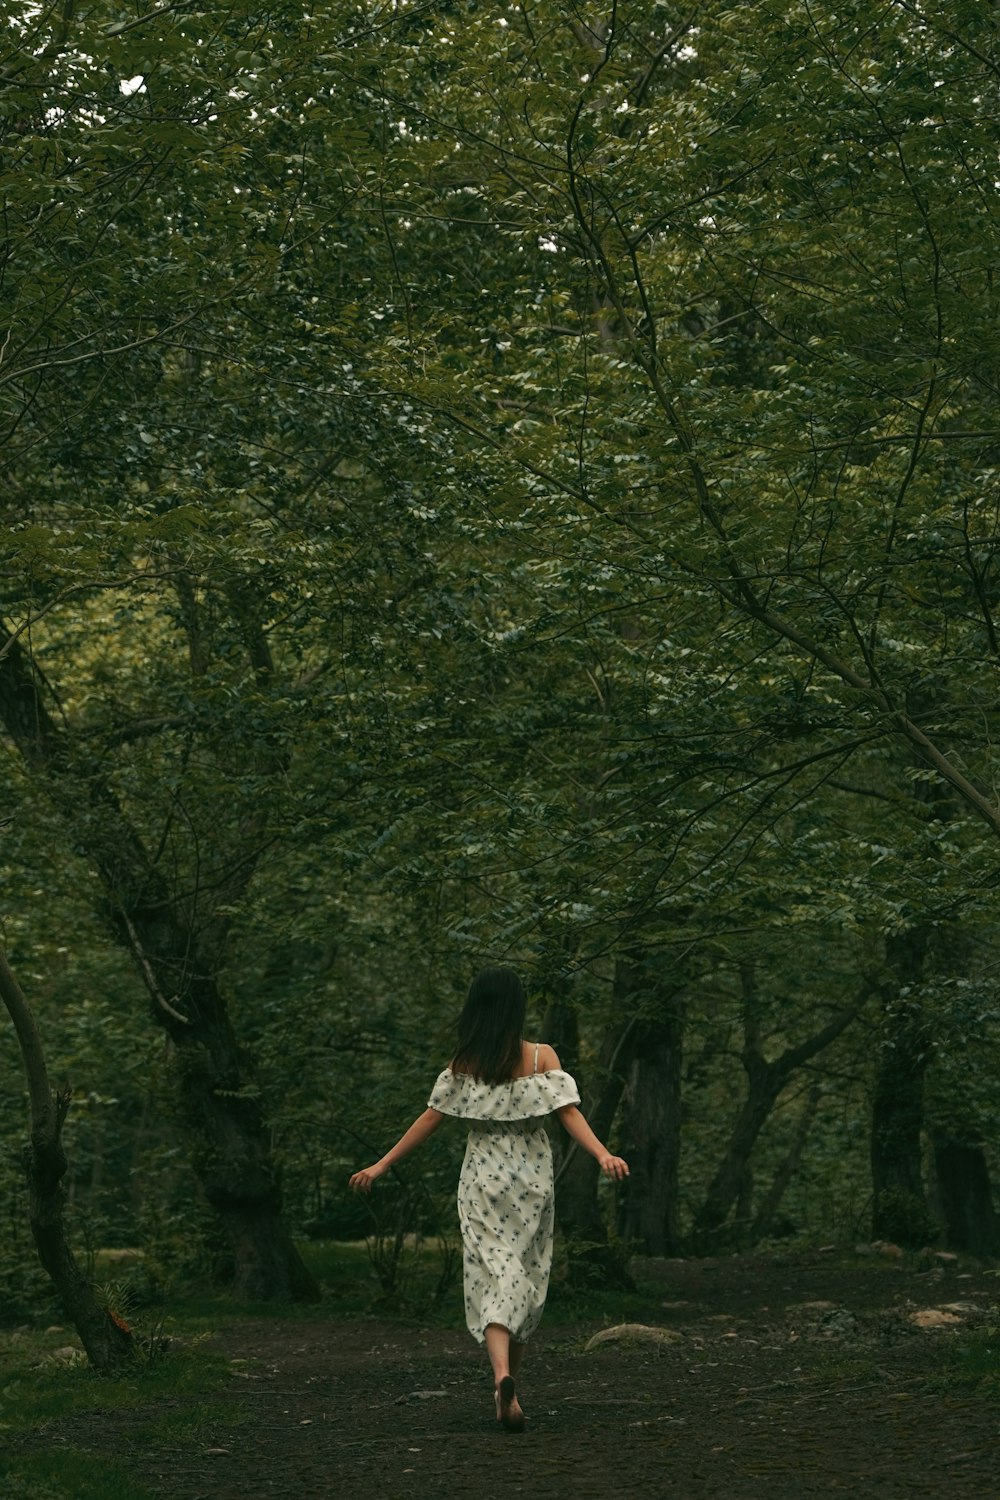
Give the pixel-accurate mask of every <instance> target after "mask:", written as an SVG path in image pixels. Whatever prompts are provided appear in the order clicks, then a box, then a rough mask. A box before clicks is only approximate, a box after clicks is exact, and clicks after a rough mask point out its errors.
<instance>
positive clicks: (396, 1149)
mask: <svg viewBox="0 0 1000 1500" xmlns="http://www.w3.org/2000/svg"><path fill="white" fill-rule="evenodd" d="M443 1119H444V1115H443V1114H442V1113H441V1111H440V1110H439V1109H425V1110H424V1112H423V1114H422V1115H418V1116H417V1118H416V1119H415V1120H414V1122H413V1124H412V1125H411V1126H410V1128H409V1130H407V1131H406V1133H405V1134H404V1135H401V1136H400V1138H399V1140H398V1141H397V1142H396V1144H395V1145H394V1146H392V1147H391V1148H390V1149H389V1150H388V1151H387V1152H386V1153H385V1155H384V1156H383V1157H382V1158H381V1160H380V1161H377V1162H376V1163H375V1165H374V1166H373V1167H363V1168H362V1169H361V1171H360V1172H355V1174H354V1176H353V1177H352V1178H351V1180H350V1182H349V1183H348V1186H349V1187H351V1188H353V1189H354V1191H355V1192H356V1193H370V1192H371V1190H372V1183H373V1182H374V1181H375V1179H376V1178H377V1177H381V1176H382V1175H383V1173H385V1172H388V1170H389V1168H390V1167H391V1166H394V1165H395V1164H396V1162H397V1161H402V1159H403V1157H404V1156H409V1154H410V1152H411V1151H414V1150H416V1148H417V1146H422V1145H423V1143H424V1141H426V1139H427V1137H428V1136H429V1135H433V1134H434V1132H435V1130H437V1128H438V1126H439V1125H440V1124H441V1121H442V1120H443Z"/></svg>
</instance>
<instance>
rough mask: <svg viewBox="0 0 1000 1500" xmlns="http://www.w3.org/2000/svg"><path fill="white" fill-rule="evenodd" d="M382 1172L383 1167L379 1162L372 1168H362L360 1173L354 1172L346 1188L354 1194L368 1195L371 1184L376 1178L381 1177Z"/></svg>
mask: <svg viewBox="0 0 1000 1500" xmlns="http://www.w3.org/2000/svg"><path fill="white" fill-rule="evenodd" d="M384 1171H385V1167H383V1166H382V1164H381V1163H380V1162H376V1163H375V1165H374V1166H373V1167H362V1168H361V1171H360V1172H355V1174H354V1176H353V1177H352V1178H351V1180H350V1182H349V1183H348V1184H347V1186H348V1187H349V1188H350V1189H351V1191H352V1192H354V1193H370V1192H371V1190H372V1183H373V1182H374V1181H375V1179H376V1177H381V1176H382V1173H383V1172H384Z"/></svg>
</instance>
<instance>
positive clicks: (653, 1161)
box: [620, 991, 685, 1255]
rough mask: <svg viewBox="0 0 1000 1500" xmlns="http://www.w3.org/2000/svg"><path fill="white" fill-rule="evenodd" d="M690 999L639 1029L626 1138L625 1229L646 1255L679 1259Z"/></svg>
mask: <svg viewBox="0 0 1000 1500" xmlns="http://www.w3.org/2000/svg"><path fill="white" fill-rule="evenodd" d="M684 1013H685V996H684V992H683V991H677V992H676V993H675V994H673V995H671V996H669V997H668V998H667V999H666V1001H665V1003H664V1011H663V1019H662V1020H658V1021H649V1022H645V1023H643V1024H642V1025H641V1026H640V1027H639V1031H638V1036H637V1039H636V1052H637V1056H636V1057H635V1058H634V1060H633V1062H632V1066H631V1069H630V1072H629V1081H628V1088H627V1090H626V1115H625V1123H624V1127H623V1135H624V1138H625V1141H626V1143H627V1145H626V1155H627V1157H628V1163H629V1169H630V1176H629V1179H628V1182H627V1184H626V1188H625V1197H624V1201H623V1213H622V1216H621V1221H620V1222H621V1227H622V1232H623V1235H624V1237H625V1238H626V1239H627V1240H630V1241H631V1242H632V1243H633V1244H635V1245H636V1246H637V1247H638V1248H640V1249H641V1250H643V1251H644V1253H645V1254H646V1255H678V1254H679V1253H680V1224H679V1205H678V1173H679V1168H680V1143H681V1065H682V1061H683V1047H684Z"/></svg>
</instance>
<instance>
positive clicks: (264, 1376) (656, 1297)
mask: <svg viewBox="0 0 1000 1500" xmlns="http://www.w3.org/2000/svg"><path fill="white" fill-rule="evenodd" d="M637 1269H638V1273H639V1275H640V1278H641V1280H642V1281H643V1283H644V1286H645V1290H646V1297H645V1301H644V1317H643V1321H644V1322H646V1323H647V1324H648V1323H651V1322H654V1321H655V1323H656V1324H657V1325H659V1326H661V1327H664V1328H667V1329H670V1330H673V1331H675V1332H676V1333H677V1334H679V1335H680V1338H679V1339H678V1340H677V1341H676V1342H673V1343H669V1344H650V1343H646V1342H631V1343H614V1342H609V1343H604V1344H602V1345H601V1346H600V1347H598V1348H595V1349H593V1350H591V1351H589V1352H588V1351H586V1349H585V1345H586V1342H587V1339H588V1338H589V1336H591V1335H592V1334H593V1333H594V1332H595V1331H597V1330H598V1329H600V1328H601V1327H602V1326H603V1325H602V1321H599V1320H594V1319H593V1318H590V1319H586V1318H584V1319H582V1320H580V1321H576V1322H566V1321H564V1319H565V1318H566V1316H567V1313H566V1310H565V1309H563V1310H560V1308H559V1306H558V1303H557V1304H556V1305H555V1306H554V1307H553V1309H552V1316H551V1318H550V1319H549V1320H548V1321H547V1323H546V1324H543V1327H542V1329H541V1330H540V1331H539V1333H538V1335H537V1336H536V1339H535V1341H534V1342H533V1344H532V1345H531V1348H530V1350H529V1354H528V1358H527V1360H526V1363H525V1366H524V1371H523V1378H522V1379H521V1381H520V1382H519V1390H520V1393H521V1396H522V1401H523V1404H524V1408H525V1412H526V1414H527V1418H528V1427H527V1431H526V1432H525V1433H524V1434H523V1435H521V1436H515V1435H506V1434H504V1433H503V1432H502V1430H499V1429H498V1427H497V1424H496V1422H495V1419H494V1414H493V1404H492V1384H491V1381H490V1378H489V1375H488V1368H487V1365H486V1362H485V1359H484V1356H483V1354H482V1353H481V1351H480V1350H479V1349H478V1348H477V1347H476V1346H475V1345H474V1344H473V1343H472V1340H471V1339H470V1338H469V1337H468V1336H467V1335H466V1334H463V1333H459V1332H457V1331H451V1330H445V1329H442V1328H440V1327H437V1326H434V1325H430V1324H429V1325H428V1326H420V1325H419V1324H417V1323H409V1324H407V1323H402V1322H399V1321H395V1320H370V1319H355V1320H351V1321H344V1322H340V1321H336V1320H331V1319H329V1318H327V1317H324V1319H323V1320H322V1321H315V1322H311V1321H309V1320H308V1319H302V1318H301V1317H300V1318H297V1319H295V1320H289V1319H282V1318H274V1317H269V1318H263V1317H261V1318H256V1319H253V1320H241V1321H239V1322H235V1323H233V1324H232V1325H231V1326H229V1327H228V1328H226V1329H225V1331H224V1332H222V1333H221V1334H218V1335H216V1339H217V1340H218V1341H220V1342H221V1345H222V1347H223V1348H224V1350H225V1352H226V1354H227V1355H228V1356H229V1358H230V1359H231V1360H232V1361H233V1364H232V1370H233V1382H232V1393H225V1394H224V1395H223V1396H220V1397H219V1398H218V1416H217V1420H216V1419H215V1417H212V1418H211V1419H210V1421H209V1423H208V1425H207V1426H206V1427H204V1428H203V1429H202V1437H201V1440H200V1443H199V1446H196V1447H192V1446H191V1444H190V1442H185V1443H184V1444H183V1445H182V1446H177V1447H173V1448H171V1447H170V1446H168V1445H166V1444H162V1445H159V1446H157V1445H156V1444H153V1445H152V1446H151V1445H150V1443H149V1442H148V1441H145V1440H141V1427H142V1423H143V1421H144V1420H147V1418H152V1416H153V1415H155V1416H156V1417H157V1418H160V1419H162V1417H163V1415H164V1413H163V1404H164V1403H163V1402H161V1403H160V1404H159V1406H158V1408H157V1409H156V1412H155V1414H154V1413H144V1412H142V1411H139V1412H131V1413H124V1412H117V1413H114V1414H112V1413H108V1414H107V1415H106V1416H105V1417H104V1418H103V1419H102V1416H101V1414H100V1413H98V1414H88V1415H86V1416H83V1415H80V1416H79V1417H75V1418H71V1419H68V1420H64V1421H60V1422H57V1423H54V1424H50V1426H49V1427H48V1428H47V1429H46V1430H45V1431H43V1432H39V1433H36V1434H35V1435H34V1437H33V1439H32V1441H33V1442H45V1443H60V1442H63V1443H67V1442H68V1443H73V1444H75V1445H78V1446H86V1447H89V1448H91V1449H97V1450H104V1451H106V1452H107V1453H109V1454H111V1453H113V1454H114V1455H115V1456H116V1457H118V1458H119V1459H120V1458H121V1457H122V1456H128V1455H131V1457H132V1461H133V1463H134V1466H135V1471H136V1474H137V1477H141V1479H142V1480H143V1481H144V1482H145V1483H146V1484H147V1485H148V1486H149V1489H150V1490H151V1491H152V1493H153V1494H156V1495H163V1496H168V1495H169V1496H170V1497H171V1500H199V1497H203V1500H258V1497H259V1500H271V1497H274V1500H278V1497H292V1496H294V1497H296V1500H308V1497H311V1496H326V1495H330V1496H347V1497H354V1496H359V1497H362V1496H372V1497H380V1500H381V1497H385V1500H395V1497H400V1500H441V1497H444V1496H448V1497H451V1496H476V1497H487V1496H503V1495H525V1496H528V1495H530V1496H532V1497H533V1500H570V1497H574V1500H575V1497H602V1500H606V1497H609V1496H629V1497H631V1496H636V1497H639V1496H650V1497H660V1496H666V1495H672V1496H675V1497H677V1500H751V1497H753V1500H757V1497H761V1500H804V1497H809V1496H821V1495H822V1496H826V1495H840V1494H842V1495H850V1496H851V1497H852V1500H867V1497H873V1500H874V1497H876V1496H878V1497H879V1500H920V1497H925V1496H926V1497H930V1496H934V1497H944V1496H947V1497H948V1500H972V1497H978V1500H986V1497H989V1500H995V1497H996V1496H997V1495H998V1494H1000V1478H998V1472H997V1459H998V1456H1000V1445H998V1429H1000V1407H998V1402H997V1390H996V1388H995V1385H994V1386H993V1388H992V1389H991V1388H990V1382H989V1381H987V1382H986V1383H985V1384H983V1383H980V1385H979V1386H977V1385H976V1384H975V1383H974V1382H972V1383H968V1382H964V1383H963V1377H961V1375H960V1374H959V1376H958V1377H957V1378H956V1365H955V1356H956V1353H957V1351H958V1350H959V1348H960V1347H961V1346H962V1341H963V1340H964V1339H965V1338H966V1336H967V1334H968V1332H969V1330H970V1329H975V1328H976V1327H977V1326H978V1327H980V1328H981V1329H982V1328H987V1327H990V1326H992V1325H995V1323H996V1321H997V1312H996V1306H995V1299H996V1296H997V1290H998V1279H997V1275H996V1273H995V1272H992V1271H991V1270H989V1269H988V1268H984V1267H981V1266H978V1267H977V1266H975V1265H973V1266H971V1267H968V1266H966V1267H963V1266H961V1265H948V1266H946V1267H929V1266H926V1265H924V1266H921V1265H920V1264H919V1263H916V1262H911V1261H898V1260H892V1259H887V1258H883V1257H882V1256H881V1255H879V1254H873V1255H872V1256H870V1257H869V1258H868V1259H867V1260H858V1261H854V1262H852V1263H851V1264H850V1265H848V1264H847V1263H846V1262H845V1261H844V1260H843V1259H842V1258H840V1257H838V1256H837V1255H834V1254H831V1253H829V1252H828V1253H825V1254H824V1253H821V1252H818V1251H810V1252H805V1253H802V1254H798V1255H785V1256H780V1257H779V1256H771V1257H768V1256H754V1257H730V1258H726V1259H718V1260H690V1261H683V1262H672V1261H659V1262H657V1261H649V1262H645V1263H642V1264H641V1265H640V1266H639V1267H638V1268H637ZM919 1309H937V1310H943V1311H944V1313H945V1319H944V1322H945V1326H944V1327H941V1328H935V1329H932V1330H925V1329H922V1328H920V1327H918V1326H916V1325H915V1324H914V1322H912V1321H911V1315H912V1314H913V1312H914V1311H916V1310H919ZM654 1314H655V1316H654ZM633 1316H634V1314H633V1313H631V1312H630V1313H629V1318H630V1319H632V1318H633ZM948 1318H953V1319H955V1320H956V1321H955V1322H953V1323H949V1322H948V1321H947V1319H948ZM607 1321H608V1320H607V1319H604V1320H603V1322H605V1323H606V1322H607ZM998 1337H1000V1335H998ZM982 1342H983V1338H982V1336H981V1338H980V1343H982ZM987 1342H988V1340H987ZM958 1368H959V1369H960V1367H958ZM994 1368H995V1365H994ZM213 1410H214V1408H213Z"/></svg>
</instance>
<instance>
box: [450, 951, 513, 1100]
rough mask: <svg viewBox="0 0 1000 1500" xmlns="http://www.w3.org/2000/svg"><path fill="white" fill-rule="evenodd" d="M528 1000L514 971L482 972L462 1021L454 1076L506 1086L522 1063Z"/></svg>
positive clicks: (454, 1060) (460, 1022) (459, 1026)
mask: <svg viewBox="0 0 1000 1500" xmlns="http://www.w3.org/2000/svg"><path fill="white" fill-rule="evenodd" d="M525 1005H526V997H525V993H524V985H523V984H522V983H521V981H520V979H518V977H517V975H516V974H515V973H514V971H513V969H503V968H490V969H481V970H480V971H479V973H478V974H477V975H476V977H475V979H474V980H473V981H472V983H471V984H470V986H469V993H468V995H467V997H466V1001H465V1004H464V1006H463V1007H462V1014H461V1015H460V1016H459V1018H458V1045H457V1046H456V1048H455V1056H454V1057H453V1058H452V1061H451V1069H452V1072H453V1073H471V1074H472V1076H473V1078H478V1079H479V1081H480V1082H481V1083H506V1082H507V1080H508V1079H509V1078H510V1077H511V1076H512V1075H513V1073H514V1069H515V1068H516V1067H517V1065H518V1063H519V1062H520V1061H521V1032H522V1031H523V1030H524V1010H525Z"/></svg>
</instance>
